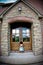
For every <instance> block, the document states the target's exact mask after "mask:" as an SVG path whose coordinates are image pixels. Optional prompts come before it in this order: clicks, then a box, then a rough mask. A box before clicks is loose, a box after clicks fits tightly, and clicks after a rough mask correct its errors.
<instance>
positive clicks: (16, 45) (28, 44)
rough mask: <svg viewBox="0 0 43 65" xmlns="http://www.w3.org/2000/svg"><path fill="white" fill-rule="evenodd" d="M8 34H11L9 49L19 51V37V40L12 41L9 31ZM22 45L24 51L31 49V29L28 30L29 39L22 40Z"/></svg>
mask: <svg viewBox="0 0 43 65" xmlns="http://www.w3.org/2000/svg"><path fill="white" fill-rule="evenodd" d="M11 31H12V30H11ZM10 36H11V50H12V51H19V46H20V39H19V41H17V42H14V41H13V40H12V32H11V35H10ZM19 38H20V37H19ZM23 45H24V50H25V51H27V50H32V34H31V30H30V38H29V41H23Z"/></svg>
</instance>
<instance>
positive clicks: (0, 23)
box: [0, 21, 1, 55]
mask: <svg viewBox="0 0 43 65" xmlns="http://www.w3.org/2000/svg"><path fill="white" fill-rule="evenodd" d="M0 55H1V21H0Z"/></svg>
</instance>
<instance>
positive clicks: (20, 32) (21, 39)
mask: <svg viewBox="0 0 43 65" xmlns="http://www.w3.org/2000/svg"><path fill="white" fill-rule="evenodd" d="M22 28H26V27H19V33H17V34H19V42H16V41H13V40H12V29H11V41H12V42H13V43H20V41H22V42H23V43H30V42H31V28H28V29H29V30H30V41H27V42H26V41H23V36H22V34H23V33H22ZM14 29H16V28H14ZM25 34H26V33H25ZM20 37H21V38H20Z"/></svg>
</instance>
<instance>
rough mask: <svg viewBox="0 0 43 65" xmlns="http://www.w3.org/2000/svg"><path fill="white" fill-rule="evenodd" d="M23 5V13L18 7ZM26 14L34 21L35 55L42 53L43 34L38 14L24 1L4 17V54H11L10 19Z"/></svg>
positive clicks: (2, 31) (2, 42)
mask: <svg viewBox="0 0 43 65" xmlns="http://www.w3.org/2000/svg"><path fill="white" fill-rule="evenodd" d="M19 6H21V7H22V11H21V13H19V11H18V7H19ZM17 16H18V17H20V16H24V17H27V18H31V20H32V21H33V22H32V23H33V24H32V50H33V53H34V54H35V55H38V54H41V53H42V36H41V26H40V21H39V20H38V16H37V14H36V13H35V12H34V11H33V10H32V9H31V8H29V7H27V6H26V5H25V4H24V3H18V4H17V5H16V6H14V7H13V8H12V9H11V10H10V11H9V12H8V13H6V14H5V16H4V17H3V23H2V30H1V51H2V55H9V53H10V26H9V23H8V21H9V20H10V19H11V18H14V17H17Z"/></svg>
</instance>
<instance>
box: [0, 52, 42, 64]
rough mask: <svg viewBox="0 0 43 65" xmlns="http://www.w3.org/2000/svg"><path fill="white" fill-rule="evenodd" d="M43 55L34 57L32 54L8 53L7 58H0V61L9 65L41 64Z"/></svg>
mask: <svg viewBox="0 0 43 65" xmlns="http://www.w3.org/2000/svg"><path fill="white" fill-rule="evenodd" d="M42 57H43V55H37V56H35V55H34V54H33V52H28V53H14V52H12V53H10V55H9V56H1V61H2V62H5V63H10V64H29V63H36V62H41V61H42V60H43V59H42Z"/></svg>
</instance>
